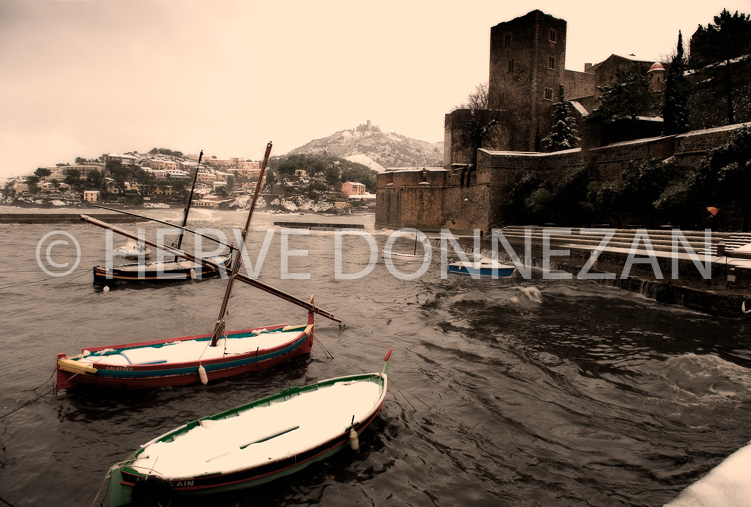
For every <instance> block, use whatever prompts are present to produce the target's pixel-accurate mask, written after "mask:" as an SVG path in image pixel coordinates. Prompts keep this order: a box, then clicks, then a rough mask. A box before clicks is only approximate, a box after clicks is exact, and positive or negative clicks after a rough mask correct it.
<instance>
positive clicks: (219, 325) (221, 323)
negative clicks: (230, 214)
mask: <svg viewBox="0 0 751 507" xmlns="http://www.w3.org/2000/svg"><path fill="white" fill-rule="evenodd" d="M270 155H271V141H269V144H267V145H266V154H265V155H264V156H263V164H262V165H261V172H260V174H259V175H258V182H257V183H256V191H255V193H254V194H253V201H251V203H250V211H249V212H248V219H247V220H246V221H245V228H244V229H243V233H242V239H241V241H240V244H239V245H238V249H237V251H236V252H235V258H234V259H232V272H231V273H230V275H229V279H228V280H227V289H226V290H225V291H224V299H223V300H222V307H221V309H220V310H219V316H218V317H217V319H216V324H215V325H214V334H213V335H212V337H211V346H212V347H216V343H217V341H219V338H221V336H222V335H223V334H224V328H225V325H226V324H225V320H224V317H225V315H226V314H227V304H228V303H229V296H230V293H231V292H232V284H233V283H234V281H235V278H237V273H238V271H239V270H240V264H242V251H243V249H244V248H245V238H246V236H247V235H248V229H250V219H251V218H252V217H253V210H254V209H255V207H256V201H257V200H258V194H260V193H261V185H262V184H263V176H264V173H265V172H266V164H268V162H269V156H270ZM186 216H187V215H186Z"/></svg>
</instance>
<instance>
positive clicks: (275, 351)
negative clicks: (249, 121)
mask: <svg viewBox="0 0 751 507" xmlns="http://www.w3.org/2000/svg"><path fill="white" fill-rule="evenodd" d="M270 153H271V143H269V145H268V146H267V147H266V156H265V158H264V162H263V166H262V167H261V174H260V176H259V180H258V184H257V186H256V193H255V195H254V196H253V202H252V204H251V206H250V212H249V213H248V218H247V221H246V222H245V228H244V229H243V232H242V241H241V246H242V245H244V244H245V239H246V238H247V234H248V230H249V229H250V219H251V217H252V216H253V210H254V208H255V204H256V200H257V198H258V194H259V190H260V182H261V181H262V180H263V172H264V171H265V169H266V164H267V162H268V158H269V155H270ZM81 219H83V220H85V221H88V222H90V223H94V224H95V225H98V226H100V227H104V228H107V229H110V230H112V231H113V232H117V233H118V234H121V235H123V236H125V237H129V238H131V239H133V238H134V237H135V236H134V235H133V234H131V233H129V232H127V231H122V230H119V229H117V228H116V227H114V226H111V225H109V224H107V223H104V222H101V221H99V220H95V219H92V218H91V217H88V216H85V215H82V216H81ZM143 241H144V242H145V243H146V244H148V245H150V246H153V247H156V248H160V249H163V250H165V251H167V252H169V253H172V254H173V255H176V256H179V257H182V258H185V259H187V260H188V261H192V262H196V263H199V264H200V265H201V266H205V267H208V268H212V269H215V270H220V269H221V267H220V266H219V265H218V264H216V263H214V262H212V261H210V260H208V259H205V258H197V257H195V256H192V255H190V254H187V253H185V252H183V251H181V250H178V249H176V248H172V247H168V246H165V245H160V244H158V243H155V242H153V241H150V240H148V239H144V240H143ZM241 264H242V256H241V254H240V249H237V250H236V251H235V258H234V259H233V260H232V270H231V272H230V273H228V278H227V288H226V290H225V292H224V299H223V300H222V304H221V308H220V310H219V316H218V317H217V319H216V321H215V325H214V331H213V333H209V334H201V335H196V336H184V337H180V338H169V339H166V340H156V341H149V342H140V343H130V344H123V345H111V346H106V347H88V348H85V349H83V350H82V352H81V354H78V355H75V356H70V357H69V356H67V355H66V354H64V353H63V354H58V355H57V382H56V389H57V390H60V389H69V388H74V387H83V386H97V387H106V388H120V389H147V388H155V387H165V386H180V385H186V384H193V383H197V382H203V383H207V382H208V381H209V380H211V379H218V378H224V377H229V376H232V375H238V374H241V373H245V372H250V371H257V370H263V369H266V368H271V367H273V366H276V365H277V364H279V363H281V362H283V361H287V360H289V359H292V358H293V357H296V356H298V355H301V354H308V353H310V350H311V348H312V347H313V327H314V324H313V314H314V313H318V314H319V315H323V316H324V317H327V318H329V319H332V320H335V321H339V319H337V318H336V317H334V316H333V315H331V314H329V313H328V312H326V311H324V310H322V309H320V308H318V307H316V306H315V304H314V301H313V298H312V297H311V298H310V301H302V300H299V299H297V298H295V297H293V296H291V295H289V294H286V293H284V292H282V291H279V290H277V289H274V288H273V287H270V286H268V285H266V284H264V283H262V282H259V281H258V280H252V279H250V278H248V277H247V276H244V275H242V274H241V273H240V272H239V268H240V265H241ZM235 280H240V281H243V282H245V283H248V284H250V285H253V286H255V287H258V288H260V289H262V290H265V291H266V292H268V293H270V294H273V295H275V296H277V297H280V298H282V299H284V300H286V301H289V302H291V303H294V304H297V305H299V306H302V307H304V308H306V309H307V310H308V322H307V324H305V325H302V326H294V327H291V326H288V325H274V326H269V327H264V328H256V329H244V330H240V331H226V329H225V319H226V315H227V304H228V302H229V298H230V294H231V291H232V286H233V282H234V281H235Z"/></svg>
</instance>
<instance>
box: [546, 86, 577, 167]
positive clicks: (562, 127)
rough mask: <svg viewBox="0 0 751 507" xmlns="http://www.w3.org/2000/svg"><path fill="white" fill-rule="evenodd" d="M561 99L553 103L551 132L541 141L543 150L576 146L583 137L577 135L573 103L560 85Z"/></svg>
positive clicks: (557, 149)
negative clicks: (566, 96)
mask: <svg viewBox="0 0 751 507" xmlns="http://www.w3.org/2000/svg"><path fill="white" fill-rule="evenodd" d="M559 95H560V101H558V102H556V103H555V104H553V110H552V118H551V122H550V125H551V127H550V134H548V136H547V137H545V138H544V139H543V140H542V142H541V143H540V144H541V146H542V150H543V151H547V152H552V151H560V150H568V149H570V148H576V146H577V145H578V144H579V141H581V139H580V138H579V137H578V136H577V130H576V118H574V116H573V115H572V114H571V103H570V102H568V101H567V100H566V99H565V97H564V93H563V85H560V87H559Z"/></svg>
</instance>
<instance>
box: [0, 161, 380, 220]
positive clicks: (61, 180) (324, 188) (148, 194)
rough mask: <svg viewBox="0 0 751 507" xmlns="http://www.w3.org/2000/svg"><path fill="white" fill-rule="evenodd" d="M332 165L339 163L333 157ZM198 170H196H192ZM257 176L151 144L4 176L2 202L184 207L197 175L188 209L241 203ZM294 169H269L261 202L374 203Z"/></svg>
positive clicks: (257, 167) (352, 188)
mask: <svg viewBox="0 0 751 507" xmlns="http://www.w3.org/2000/svg"><path fill="white" fill-rule="evenodd" d="M332 164H336V163H335V162H332ZM196 173H197V175H196ZM260 173H261V162H260V161H258V160H251V159H248V158H242V157H232V158H227V159H220V158H217V157H216V156H202V155H199V154H185V155H183V154H182V153H180V152H175V151H172V150H169V149H157V148H154V149H153V150H151V151H150V152H148V153H139V152H137V151H134V152H128V153H123V154H120V153H105V154H103V155H102V156H101V157H99V158H97V159H84V158H81V157H78V158H76V160H75V163H73V164H70V163H59V164H57V165H55V166H51V167H40V168H38V169H36V171H35V172H34V174H32V175H30V176H20V177H15V178H9V179H7V180H6V181H4V182H3V183H2V186H1V187H0V203H5V204H14V205H18V206H35V207H38V206H46V207H56V206H76V205H86V204H92V203H107V204H121V205H133V206H144V207H147V208H165V207H170V206H182V205H184V204H185V201H186V200H187V198H188V195H189V194H190V187H191V185H192V182H193V178H194V176H195V179H196V186H195V190H194V196H193V201H192V202H193V206H197V207H207V208H219V209H226V208H235V207H245V206H246V205H247V203H248V201H249V197H250V194H251V193H252V192H253V190H254V189H255V187H256V184H257V182H258V177H259V175H260ZM336 176H337V178H331V175H328V177H327V175H326V174H323V173H319V174H309V172H308V171H307V170H306V169H295V170H294V171H292V172H290V173H289V174H286V173H278V172H275V171H273V170H270V171H268V172H267V173H266V175H265V177H264V180H263V182H262V189H263V191H262V194H261V196H262V199H261V200H260V201H259V206H261V207H268V208H271V209H275V210H277V211H280V212H284V211H297V210H301V209H307V210H312V211H321V212H334V213H348V212H351V211H352V210H355V209H356V210H359V209H362V210H367V209H370V208H372V207H373V206H374V204H375V195H373V194H371V193H369V192H368V191H367V186H366V185H365V184H364V183H361V182H358V181H343V182H341V183H340V182H339V181H338V176H339V173H338V172H337V173H336Z"/></svg>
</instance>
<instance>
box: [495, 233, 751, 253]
mask: <svg viewBox="0 0 751 507" xmlns="http://www.w3.org/2000/svg"><path fill="white" fill-rule="evenodd" d="M527 231H529V232H530V234H531V239H532V244H533V245H536V246H540V245H542V241H543V231H545V233H546V234H547V236H548V237H549V238H550V244H551V246H552V245H555V246H559V247H560V246H562V245H567V246H569V247H571V248H581V249H585V250H590V249H594V248H596V247H597V246H598V245H599V244H600V242H601V241H602V240H603V239H604V238H605V236H606V234H607V235H610V234H612V237H611V238H610V239H609V240H608V242H607V244H606V248H625V249H629V248H631V245H632V244H633V242H634V239H635V237H636V233H637V230H635V229H612V228H601V229H600V228H573V227H572V228H570V229H566V228H560V227H539V226H509V227H504V228H503V230H502V232H503V235H504V236H505V237H506V239H507V240H508V241H509V242H510V243H511V244H524V241H525V238H526V234H527ZM676 231H677V230H676ZM638 232H639V233H640V234H641V235H642V238H641V240H640V241H639V243H638V245H637V246H638V250H644V247H645V238H646V239H648V240H649V242H650V244H651V245H652V248H653V249H654V250H655V252H661V251H662V252H672V251H673V241H674V240H673V234H674V233H673V229H647V230H646V235H645V230H644V229H639V230H638ZM680 233H681V234H682V235H683V238H685V241H686V242H687V243H688V244H689V246H690V247H691V248H692V249H693V251H694V252H696V253H697V254H699V255H702V254H703V252H704V250H705V248H706V243H705V233H704V231H683V230H681V231H680ZM734 236H740V235H739V234H733V233H727V232H712V233H711V236H710V238H711V245H712V246H711V248H710V252H711V253H712V255H717V254H716V252H717V245H718V244H719V243H721V242H724V243H725V244H726V243H727V242H728V241H729V239H730V238H731V237H734ZM681 240H682V238H681V237H680V236H676V241H677V242H678V245H679V251H680V252H685V249H684V248H683V247H682V246H681ZM739 241H741V242H742V241H743V239H740V240H739ZM747 242H751V240H748V241H747ZM733 244H734V245H735V244H736V243H733ZM742 244H745V243H742ZM739 246H740V245H739ZM734 248H737V246H736V247H734Z"/></svg>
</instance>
